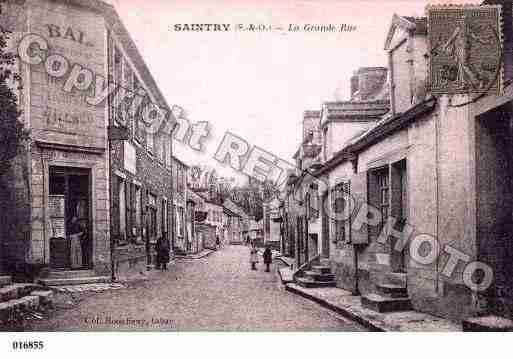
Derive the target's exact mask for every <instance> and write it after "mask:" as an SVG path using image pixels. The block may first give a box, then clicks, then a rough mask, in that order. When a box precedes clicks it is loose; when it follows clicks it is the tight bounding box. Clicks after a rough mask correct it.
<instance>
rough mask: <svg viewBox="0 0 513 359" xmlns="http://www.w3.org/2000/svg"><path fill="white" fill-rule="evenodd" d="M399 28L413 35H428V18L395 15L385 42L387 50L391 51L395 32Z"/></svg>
mask: <svg viewBox="0 0 513 359" xmlns="http://www.w3.org/2000/svg"><path fill="white" fill-rule="evenodd" d="M398 28H399V29H402V30H404V31H406V32H408V33H411V34H416V35H427V18H426V17H412V16H400V15H397V14H394V15H393V16H392V22H391V24H390V27H389V28H388V33H387V37H386V40H385V50H389V48H390V44H391V43H392V39H393V38H394V33H395V30H396V29H398Z"/></svg>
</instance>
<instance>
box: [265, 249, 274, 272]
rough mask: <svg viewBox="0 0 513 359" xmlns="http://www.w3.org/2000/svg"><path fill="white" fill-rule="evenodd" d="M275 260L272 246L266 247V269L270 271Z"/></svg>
mask: <svg viewBox="0 0 513 359" xmlns="http://www.w3.org/2000/svg"><path fill="white" fill-rule="evenodd" d="M272 262H273V253H272V252H271V248H270V247H269V246H267V247H265V251H264V263H265V266H266V267H265V271H266V272H269V266H270V265H271V263H272Z"/></svg>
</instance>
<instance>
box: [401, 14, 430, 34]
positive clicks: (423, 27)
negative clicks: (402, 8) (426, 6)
mask: <svg viewBox="0 0 513 359" xmlns="http://www.w3.org/2000/svg"><path fill="white" fill-rule="evenodd" d="M401 17H403V18H405V19H406V20H408V21H409V22H411V23H413V24H415V33H416V34H420V35H427V18H426V17H412V16H401Z"/></svg>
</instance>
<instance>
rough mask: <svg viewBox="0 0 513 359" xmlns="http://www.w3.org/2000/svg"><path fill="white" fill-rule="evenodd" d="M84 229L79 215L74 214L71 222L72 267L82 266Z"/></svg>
mask: <svg viewBox="0 0 513 359" xmlns="http://www.w3.org/2000/svg"><path fill="white" fill-rule="evenodd" d="M83 234H84V231H83V229H82V225H81V224H80V221H79V220H78V218H77V216H73V217H72V218H71V222H70V252H71V268H72V269H79V268H82V259H83V258H82V244H81V240H82V235H83Z"/></svg>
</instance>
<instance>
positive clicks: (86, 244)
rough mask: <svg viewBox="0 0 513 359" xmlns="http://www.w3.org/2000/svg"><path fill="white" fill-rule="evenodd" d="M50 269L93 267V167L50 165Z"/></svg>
mask: <svg viewBox="0 0 513 359" xmlns="http://www.w3.org/2000/svg"><path fill="white" fill-rule="evenodd" d="M48 197H49V198H48V210H49V217H50V218H49V219H50V234H51V235H50V268H52V269H54V270H79V269H91V267H92V261H91V257H92V240H91V232H92V231H91V215H90V212H91V211H90V209H91V170H90V169H83V168H73V167H57V166H50V168H49V196H48Z"/></svg>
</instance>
